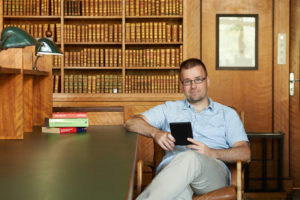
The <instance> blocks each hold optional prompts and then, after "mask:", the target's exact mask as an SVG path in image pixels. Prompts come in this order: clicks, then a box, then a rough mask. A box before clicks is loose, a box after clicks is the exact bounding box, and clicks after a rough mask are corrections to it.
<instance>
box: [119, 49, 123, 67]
mask: <svg viewBox="0 0 300 200" xmlns="http://www.w3.org/2000/svg"><path fill="white" fill-rule="evenodd" d="M118 67H122V49H118Z"/></svg>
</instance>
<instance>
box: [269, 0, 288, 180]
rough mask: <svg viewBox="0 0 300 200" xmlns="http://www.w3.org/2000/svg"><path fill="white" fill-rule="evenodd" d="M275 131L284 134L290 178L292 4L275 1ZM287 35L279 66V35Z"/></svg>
mask: <svg viewBox="0 0 300 200" xmlns="http://www.w3.org/2000/svg"><path fill="white" fill-rule="evenodd" d="M274 5H275V6H274V33H273V35H274V86H273V87H274V90H273V96H274V98H273V99H274V111H273V131H274V132H278V131H282V132H283V133H284V153H283V154H284V156H283V163H284V165H283V168H284V169H283V175H284V177H288V176H289V35H290V34H289V30H290V27H289V22H290V2H289V1H282V0H274ZM279 33H285V34H286V43H287V44H286V64H277V56H278V55H277V49H278V42H277V40H278V34H279Z"/></svg>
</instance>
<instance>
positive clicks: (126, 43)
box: [125, 42, 183, 45]
mask: <svg viewBox="0 0 300 200" xmlns="http://www.w3.org/2000/svg"><path fill="white" fill-rule="evenodd" d="M182 44H183V42H125V45H182Z"/></svg>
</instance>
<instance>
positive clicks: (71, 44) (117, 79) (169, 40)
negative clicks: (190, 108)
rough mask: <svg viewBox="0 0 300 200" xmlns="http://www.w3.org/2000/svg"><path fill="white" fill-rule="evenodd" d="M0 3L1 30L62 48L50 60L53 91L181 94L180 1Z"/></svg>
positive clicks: (24, 0)
mask: <svg viewBox="0 0 300 200" xmlns="http://www.w3.org/2000/svg"><path fill="white" fill-rule="evenodd" d="M0 2H1V4H0V10H1V11H0V15H1V18H0V30H1V31H2V29H3V28H4V27H6V26H8V25H14V26H18V27H20V28H23V29H25V30H26V31H27V32H29V33H30V34H31V35H33V36H34V37H46V36H47V35H48V36H49V35H50V36H51V37H52V38H53V40H54V41H55V42H56V44H57V45H59V46H60V48H61V50H62V51H63V52H64V57H63V58H60V57H55V58H54V61H53V67H52V69H53V70H52V73H53V85H54V87H53V92H54V93H57V94H61V93H66V94H74V95H77V94H80V93H84V94H86V93H90V94H97V93H99V94H103V93H118V94H119V93H121V94H126V93H128V94H133V93H135V94H143V95H145V94H149V95H152V94H156V93H170V94H176V93H179V83H178V69H179V63H180V62H181V61H182V60H183V44H184V41H183V30H184V27H183V7H184V5H183V4H184V1H183V0H78V1H73V0H72V1H70V0H33V1H32V0H20V1H15V0H1V1H0ZM1 12H2V13H1ZM116 95H117V94H116Z"/></svg>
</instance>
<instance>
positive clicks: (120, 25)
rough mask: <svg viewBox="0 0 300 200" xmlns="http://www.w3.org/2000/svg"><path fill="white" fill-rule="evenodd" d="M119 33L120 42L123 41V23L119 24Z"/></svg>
mask: <svg viewBox="0 0 300 200" xmlns="http://www.w3.org/2000/svg"><path fill="white" fill-rule="evenodd" d="M118 27H119V28H118V34H119V36H118V38H119V40H118V41H119V42H122V24H119V25H118Z"/></svg>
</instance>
